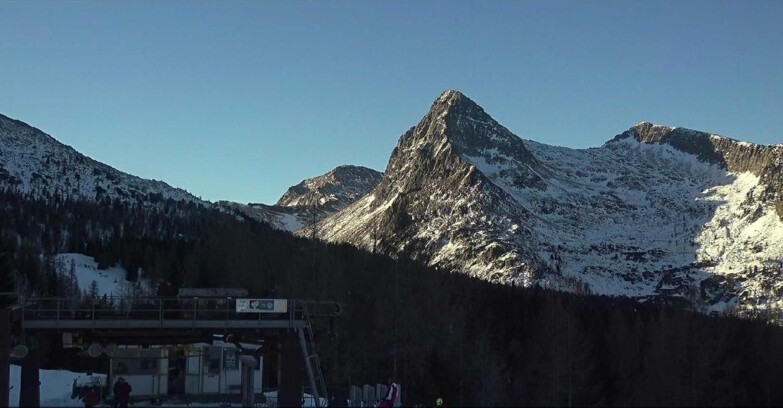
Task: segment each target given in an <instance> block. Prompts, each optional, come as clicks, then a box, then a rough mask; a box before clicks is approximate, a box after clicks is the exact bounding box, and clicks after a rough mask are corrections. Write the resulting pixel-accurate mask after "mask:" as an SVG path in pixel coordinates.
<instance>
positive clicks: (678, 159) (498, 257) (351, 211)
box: [319, 91, 783, 311]
mask: <svg viewBox="0 0 783 408" xmlns="http://www.w3.org/2000/svg"><path fill="white" fill-rule="evenodd" d="M780 159H781V146H759V145H753V144H750V143H745V142H738V141H734V140H731V139H728V138H724V137H721V136H716V135H710V134H707V133H704V132H696V131H692V130H688V129H681V128H669V127H665V126H658V125H652V124H649V123H640V124H639V125H636V126H634V127H632V128H631V129H629V130H628V131H626V132H623V133H622V134H620V135H618V136H617V137H615V138H614V139H612V140H610V141H609V142H607V143H606V144H605V145H604V146H602V147H600V148H591V149H582V150H577V149H568V148H563V147H555V146H548V145H545V144H541V143H536V142H533V141H528V140H522V139H520V138H518V137H517V136H515V135H513V134H512V133H511V132H509V131H508V130H507V129H506V128H505V127H503V126H502V125H500V124H498V123H497V122H496V121H495V120H494V119H492V118H491V117H490V116H489V115H487V114H486V112H484V111H483V109H481V108H480V107H479V106H478V105H476V104H475V103H474V102H473V101H471V100H470V99H468V98H467V97H466V96H464V95H463V94H461V93H459V92H457V91H446V92H444V94H442V95H441V96H440V97H439V98H438V99H437V100H436V101H435V102H434V103H433V105H432V108H431V109H430V111H429V112H428V113H427V114H426V115H425V116H424V118H422V120H421V121H420V122H419V123H418V124H417V125H416V126H415V127H413V128H411V129H410V130H409V131H408V132H406V133H405V134H404V135H403V136H401V137H400V141H399V143H398V145H397V147H396V148H395V149H394V151H393V153H392V155H391V158H390V160H389V164H388V167H387V170H386V172H385V174H384V177H383V179H382V180H381V182H380V184H379V185H378V187H376V188H375V189H374V190H373V191H372V192H371V193H370V194H368V195H367V196H365V197H364V198H362V199H360V200H358V201H357V202H355V203H354V204H352V205H350V206H348V207H347V208H345V209H344V210H342V211H341V212H338V213H337V214H335V215H333V216H330V217H327V218H326V219H324V220H323V221H322V222H321V223H320V225H319V230H320V232H321V234H322V237H323V238H324V239H327V240H330V241H334V242H348V243H351V244H354V245H356V246H359V247H362V248H366V249H368V250H372V251H380V252H384V253H388V254H391V255H399V254H404V255H405V256H409V257H412V258H414V259H417V260H420V261H422V262H425V263H428V264H430V265H435V266H442V267H444V268H453V269H456V270H460V271H462V272H464V273H467V274H470V275H473V276H477V277H480V278H482V279H487V280H490V281H497V282H503V283H507V284H519V285H525V286H530V285H541V286H546V287H553V288H557V289H562V290H571V291H573V290H577V291H579V290H584V291H589V292H592V293H598V294H607V295H623V296H631V297H636V298H640V299H644V298H650V297H679V298H684V299H687V300H688V301H689V302H691V303H693V304H698V305H699V307H701V308H704V309H705V310H715V311H718V310H725V309H726V308H728V307H735V306H737V305H742V307H758V306H759V305H760V304H762V303H765V302H768V301H770V300H772V299H774V301H775V302H778V301H779V297H777V292H778V291H780V293H781V294H783V288H781V287H780V284H779V283H778V280H777V279H775V278H774V277H775V276H779V275H780V274H781V268H782V267H783V266H782V265H781V260H782V259H783V223H781V219H780V217H779V211H780V210H779V208H780V198H781V195H780V194H779V193H778V192H779V191H780V188H781V183H780V177H781V174H783V173H782V172H781V171H780V163H781V160H780ZM758 271H762V272H758Z"/></svg>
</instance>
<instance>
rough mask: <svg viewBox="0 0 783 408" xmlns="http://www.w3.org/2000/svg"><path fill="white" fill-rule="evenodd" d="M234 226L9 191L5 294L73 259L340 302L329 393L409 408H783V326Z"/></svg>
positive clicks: (325, 356)
mask: <svg viewBox="0 0 783 408" xmlns="http://www.w3.org/2000/svg"><path fill="white" fill-rule="evenodd" d="M237 217H238V216H237V215H231V214H226V213H223V212H220V211H217V210H214V209H208V208H206V207H203V206H199V205H197V204H193V203H186V202H175V201H161V202H159V203H157V205H156V206H133V205H130V204H127V203H122V202H120V201H99V202H87V201H63V200H60V199H58V198H56V197H37V198H35V197H25V196H23V195H20V194H19V193H16V192H10V191H6V192H4V193H2V194H0V226H1V227H2V231H1V234H0V237H2V262H0V265H1V266H2V268H3V269H2V273H3V277H2V284H3V288H2V289H0V290H5V289H6V288H9V287H13V286H14V285H17V286H20V287H21V288H22V289H23V290H25V292H26V293H28V294H30V293H38V294H46V295H60V294H63V293H62V291H63V290H65V288H64V286H63V285H62V282H61V281H62V280H61V279H58V278H57V276H56V274H55V272H54V266H53V263H52V262H51V259H52V256H53V255H54V254H56V253H61V252H76V253H83V254H86V255H90V256H94V257H95V258H96V259H97V260H98V262H99V263H100V264H101V265H103V266H110V265H113V264H115V263H120V264H121V265H122V266H123V267H124V268H126V269H127V270H128V271H129V274H130V277H131V279H134V278H135V277H134V276H133V272H134V271H138V268H142V270H143V271H144V274H145V276H147V277H148V278H149V279H151V280H152V281H153V282H157V283H159V292H160V294H161V295H172V294H175V292H176V289H177V288H179V287H182V286H191V287H199V286H200V287H213V286H222V287H246V288H248V289H249V290H250V292H251V294H252V295H253V296H259V297H281V298H308V299H329V300H336V301H339V302H342V303H343V305H344V312H343V314H342V315H341V316H340V317H339V318H338V319H337V320H336V321H335V324H334V327H333V329H334V330H331V329H332V327H330V326H329V325H328V324H323V326H322V327H317V329H318V330H317V340H318V351H319V353H320V355H321V361H322V365H323V369H324V373H325V378H326V380H327V383H328V385H329V386H330V387H331V389H332V390H340V389H342V390H344V389H346V388H347V387H348V386H349V385H351V384H362V383H368V382H375V381H382V380H384V379H385V378H386V376H388V375H395V374H396V375H395V376H396V378H397V380H398V381H399V382H400V383H401V384H403V387H404V392H405V394H404V395H405V397H404V398H405V401H406V403H411V404H415V403H423V404H431V403H432V401H434V399H435V398H436V397H442V398H444V399H445V400H446V403H447V404H448V405H450V406H460V405H470V406H477V405H482V404H483V405H569V404H570V405H593V404H597V405H723V404H729V405H740V404H742V405H746V404H752V405H779V404H781V403H783V368H782V367H781V366H780V364H778V363H777V362H778V361H780V359H781V358H783V332H782V331H781V329H780V328H778V327H777V326H772V325H768V324H767V323H766V322H765V320H764V319H761V318H762V317H767V316H760V318H759V319H756V320H741V319H737V318H733V317H730V316H712V317H711V316H705V315H701V314H696V313H693V312H690V311H686V310H684V309H683V308H682V307H680V306H678V305H676V304H652V303H647V304H640V303H637V302H635V301H631V300H628V299H623V298H607V297H594V296H580V295H575V294H564V293H560V292H554V291H548V290H542V289H536V288H533V289H524V288H520V287H514V286H503V285H498V284H491V283H487V282H485V281H480V280H478V279H475V278H470V277H467V276H465V275H464V274H459V273H451V272H449V271H444V270H437V269H433V268H428V267H425V266H422V265H420V264H417V263H414V262H412V261H409V260H406V257H404V256H403V257H401V258H400V259H399V260H392V259H390V258H387V257H384V256H380V255H373V254H372V253H369V252H364V251H360V250H357V249H356V248H354V247H352V246H348V245H331V244H326V243H323V242H320V241H311V240H308V239H304V238H297V237H293V236H291V235H290V234H288V233H285V232H281V231H277V230H274V229H272V228H271V227H269V226H268V225H266V224H262V223H258V222H255V221H252V220H250V219H241V218H237ZM161 282H165V283H161ZM770 317H771V316H770Z"/></svg>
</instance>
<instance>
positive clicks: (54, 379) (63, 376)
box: [9, 365, 106, 407]
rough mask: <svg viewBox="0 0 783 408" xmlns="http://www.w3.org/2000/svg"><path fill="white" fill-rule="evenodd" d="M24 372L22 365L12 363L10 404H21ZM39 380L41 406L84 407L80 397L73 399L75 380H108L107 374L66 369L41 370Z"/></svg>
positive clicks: (16, 405) (13, 405) (14, 405)
mask: <svg viewBox="0 0 783 408" xmlns="http://www.w3.org/2000/svg"><path fill="white" fill-rule="evenodd" d="M21 374H22V367H20V366H18V365H11V387H13V388H11V392H10V393H9V405H10V406H12V407H18V406H19V384H20V378H21ZM38 375H39V380H40V381H41V406H42V407H83V406H84V403H82V401H81V400H78V399H71V390H72V387H73V380H74V379H76V380H77V382H79V383H81V382H82V381H85V382H88V381H90V378H91V377H96V378H99V379H100V381H102V382H106V374H98V373H96V374H93V375H92V376H88V375H87V374H85V373H74V372H71V371H66V370H40V372H39V374H38Z"/></svg>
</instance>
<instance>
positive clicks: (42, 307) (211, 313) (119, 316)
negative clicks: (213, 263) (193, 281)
mask: <svg viewBox="0 0 783 408" xmlns="http://www.w3.org/2000/svg"><path fill="white" fill-rule="evenodd" d="M236 300H237V299H236V298H232V297H215V298H212V297H210V298H197V297H119V296H111V297H105V298H104V297H101V298H88V299H73V298H52V297H30V298H21V299H20V304H21V308H22V313H21V314H22V319H23V320H24V321H40V320H46V321H63V320H69V321H73V320H78V321H96V320H99V321H105V320H147V321H152V320H154V321H158V322H161V324H162V322H163V321H193V322H196V321H201V320H212V321H219V320H222V321H232V320H288V321H289V322H290V323H292V325H293V322H294V321H303V320H304V319H305V312H306V310H307V305H311V306H310V307H311V308H313V307H314V306H315V308H316V309H318V310H319V312H318V313H320V314H319V315H321V316H329V315H331V316H337V315H339V314H340V305H339V304H338V303H335V302H311V301H304V300H288V301H287V310H286V311H285V312H282V313H238V312H237V311H236Z"/></svg>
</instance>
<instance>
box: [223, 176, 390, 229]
mask: <svg viewBox="0 0 783 408" xmlns="http://www.w3.org/2000/svg"><path fill="white" fill-rule="evenodd" d="M382 176H383V174H382V173H380V172H377V171H375V170H372V169H368V168H366V167H361V166H339V167H337V168H335V169H334V170H332V171H330V172H328V173H326V174H323V175H320V176H318V177H313V178H309V179H307V180H303V181H302V182H301V183H299V184H297V185H295V186H293V187H291V188H289V189H288V191H286V192H285V194H283V196H282V197H281V198H280V200H278V202H277V204H275V205H267V204H260V203H259V204H253V203H250V204H239V203H235V202H230V201H219V202H218V203H219V204H221V205H223V206H226V207H229V208H232V209H234V210H237V211H240V212H241V213H243V214H245V215H247V216H250V217H251V218H253V219H256V220H259V221H264V222H268V223H269V224H271V225H272V226H274V227H275V228H277V229H282V230H287V231H292V232H293V231H297V230H300V229H302V228H305V227H306V226H308V225H310V226H312V225H313V224H315V223H316V222H317V221H320V220H322V219H323V218H325V217H327V216H329V215H332V214H335V213H337V212H338V211H340V210H342V209H343V208H345V207H347V206H348V205H349V204H351V203H353V202H354V201H356V200H358V199H359V198H361V197H363V196H364V195H366V194H367V193H369V192H370V191H372V189H373V188H375V186H377V185H378V183H379V182H380V181H381V177H382Z"/></svg>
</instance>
